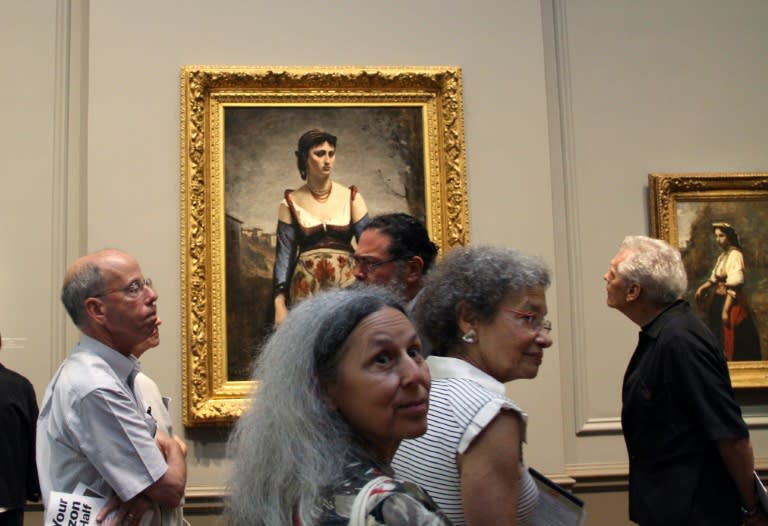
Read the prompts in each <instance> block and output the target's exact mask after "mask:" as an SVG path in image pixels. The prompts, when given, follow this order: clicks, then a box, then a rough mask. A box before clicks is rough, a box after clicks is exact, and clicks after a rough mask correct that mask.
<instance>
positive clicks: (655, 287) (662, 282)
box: [616, 236, 688, 305]
mask: <svg viewBox="0 0 768 526" xmlns="http://www.w3.org/2000/svg"><path fill="white" fill-rule="evenodd" d="M621 252H625V257H624V259H623V260H622V261H621V263H619V264H618V265H617V267H616V271H617V273H618V274H619V275H620V276H621V277H622V278H624V280H625V281H627V282H629V283H637V284H638V285H640V287H641V288H642V290H643V292H644V293H645V294H646V295H647V296H648V299H649V300H650V301H651V302H653V303H655V304H657V305H666V304H668V303H672V302H673V301H675V300H676V299H678V298H680V297H681V296H682V294H683V292H685V289H686V287H688V276H687V275H686V273H685V267H684V266H683V259H682V257H681V256H680V251H679V250H677V249H675V248H674V247H672V246H671V245H670V244H669V243H667V242H666V241H662V240H660V239H654V238H651V237H647V236H627V237H625V238H624V241H623V242H622V243H621V247H619V253H621Z"/></svg>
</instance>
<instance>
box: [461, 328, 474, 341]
mask: <svg viewBox="0 0 768 526" xmlns="http://www.w3.org/2000/svg"><path fill="white" fill-rule="evenodd" d="M461 341H463V342H464V343H477V333H476V332H475V329H469V330H468V331H467V332H465V333H464V336H462V337H461Z"/></svg>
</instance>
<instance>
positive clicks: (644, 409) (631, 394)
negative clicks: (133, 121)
mask: <svg viewBox="0 0 768 526" xmlns="http://www.w3.org/2000/svg"><path fill="white" fill-rule="evenodd" d="M622 402H623V408H622V411H621V423H622V427H623V432H624V440H625V442H626V445H627V452H628V454H629V471H630V474H629V484H630V488H629V500H630V502H629V517H630V519H631V520H633V521H635V522H637V523H639V524H641V525H642V526H652V525H659V526H674V525H684V524H685V525H687V524H690V525H696V526H707V525H712V526H728V525H731V524H734V525H738V524H741V514H740V505H741V499H740V497H739V494H738V490H737V489H736V485H735V484H734V483H733V480H732V479H731V477H730V475H729V474H728V472H727V471H726V468H725V465H724V464H723V461H722V459H721V458H720V454H719V452H718V449H717V443H716V441H717V440H721V439H727V438H741V437H747V436H749V431H748V429H747V426H746V424H745V423H744V420H743V419H742V417H741V409H740V408H739V406H738V405H737V404H736V401H735V400H734V397H733V389H732V387H731V380H730V376H729V374H728V365H727V363H726V361H725V357H724V356H723V353H722V352H721V351H720V350H719V349H718V346H717V342H716V341H715V339H714V336H713V335H712V333H711V332H710V330H709V329H708V328H707V327H706V326H705V325H704V323H703V322H701V321H700V320H699V319H698V318H697V317H696V316H695V315H694V314H693V312H692V311H691V309H690V307H689V305H688V303H686V302H684V301H677V302H675V303H673V304H672V305H670V306H669V307H668V308H667V309H666V310H664V311H663V312H662V313H661V314H659V316H657V317H656V318H655V319H654V320H653V321H652V322H650V323H649V324H648V325H646V326H645V327H643V328H642V330H641V332H640V338H639V341H638V344H637V348H636V349H635V352H634V354H633V355H632V359H631V360H630V362H629V366H628V367H627V371H626V373H625V375H624V386H623V389H622Z"/></svg>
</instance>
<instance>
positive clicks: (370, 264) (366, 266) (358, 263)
mask: <svg viewBox="0 0 768 526" xmlns="http://www.w3.org/2000/svg"><path fill="white" fill-rule="evenodd" d="M398 259H400V258H389V259H383V260H381V261H376V260H375V259H371V258H366V257H358V256H352V263H354V264H355V267H356V268H359V269H360V270H361V271H362V272H369V271H371V270H374V269H377V268H379V267H380V266H382V265H386V264H387V263H392V262H393V261H397V260H398Z"/></svg>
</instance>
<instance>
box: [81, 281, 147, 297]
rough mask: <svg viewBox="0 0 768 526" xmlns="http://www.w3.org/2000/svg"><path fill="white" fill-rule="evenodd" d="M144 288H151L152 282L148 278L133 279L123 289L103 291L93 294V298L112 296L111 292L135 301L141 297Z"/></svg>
mask: <svg viewBox="0 0 768 526" xmlns="http://www.w3.org/2000/svg"><path fill="white" fill-rule="evenodd" d="M145 287H149V288H152V280H151V279H150V278H144V279H135V280H133V281H131V282H130V283H129V284H128V285H127V286H125V287H120V288H117V289H107V290H105V291H102V292H99V293H98V294H94V295H93V297H94V298H102V297H104V296H106V295H107V294H112V293H113V292H122V293H123V294H125V295H126V296H128V297H129V298H131V299H135V298H138V297H139V296H141V294H142V293H143V292H144V288H145Z"/></svg>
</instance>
